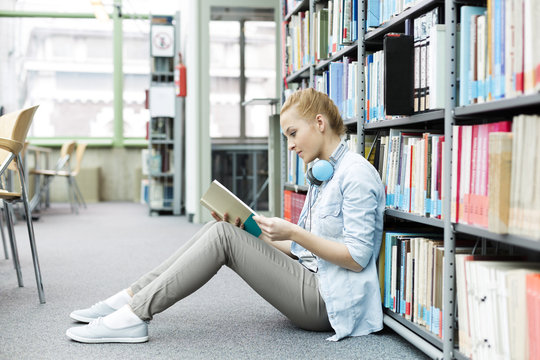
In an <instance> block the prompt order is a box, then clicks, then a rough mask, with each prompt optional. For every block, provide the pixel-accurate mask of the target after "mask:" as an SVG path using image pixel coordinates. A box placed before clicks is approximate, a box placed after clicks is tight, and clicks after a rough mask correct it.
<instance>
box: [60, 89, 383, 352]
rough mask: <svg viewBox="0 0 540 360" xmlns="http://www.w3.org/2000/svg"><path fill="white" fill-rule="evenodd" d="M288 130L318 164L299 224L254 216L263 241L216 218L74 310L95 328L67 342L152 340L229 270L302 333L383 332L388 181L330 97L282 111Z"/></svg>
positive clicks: (313, 97)
mask: <svg viewBox="0 0 540 360" xmlns="http://www.w3.org/2000/svg"><path fill="white" fill-rule="evenodd" d="M281 128H282V130H283V133H284V135H285V136H286V137H287V141H288V148H289V150H292V151H295V152H296V153H297V154H298V156H299V157H300V158H302V159H303V161H304V163H306V164H308V163H311V162H312V161H316V162H315V165H314V166H313V171H310V172H308V179H310V182H311V185H310V187H309V192H308V196H307V199H306V202H305V204H304V207H303V209H302V212H301V215H300V219H299V222H298V225H296V224H292V223H290V222H288V221H286V220H283V219H280V218H267V217H264V216H258V217H254V220H255V221H256V222H257V223H258V225H259V227H260V228H261V230H262V234H261V235H260V236H259V238H256V237H254V236H252V235H250V234H248V233H247V232H246V231H244V230H242V229H241V228H240V225H241V224H239V223H238V221H237V222H236V225H237V226H234V225H231V224H229V223H228V222H226V221H219V220H221V219H219V218H218V217H217V216H216V215H215V214H213V216H214V218H216V221H212V222H210V223H208V224H206V225H205V226H204V227H203V228H202V229H201V230H200V231H199V232H197V234H195V236H193V237H192V238H191V239H190V240H189V241H188V242H187V243H186V244H185V245H184V246H183V247H182V248H180V249H179V250H178V251H177V252H176V253H175V254H173V255H172V256H171V257H170V258H169V259H167V260H166V261H165V262H163V263H162V264H161V265H159V266H158V267H157V268H156V269H154V270H152V271H150V272H149V273H147V274H145V275H144V276H142V277H141V278H140V279H139V280H137V281H136V282H135V283H133V284H132V285H131V286H130V287H129V288H127V289H125V290H122V291H120V292H119V293H117V294H115V295H113V296H111V297H110V298H108V299H106V300H104V301H102V302H98V303H97V304H95V305H93V306H92V307H90V308H88V309H84V310H77V311H74V312H72V313H71V315H70V316H71V318H73V319H74V320H77V321H81V322H89V323H90V324H89V325H85V326H79V327H72V328H70V329H68V330H67V332H66V335H67V336H68V337H70V338H71V339H73V340H76V341H80V342H86V343H102V342H127V343H129V342H144V341H147V340H148V325H147V322H148V321H149V320H151V319H152V317H153V315H155V314H157V313H159V312H161V311H163V310H165V309H167V308H168V307H169V306H171V305H173V304H174V303H176V302H177V301H180V300H181V299H183V298H185V297H186V296H188V295H190V294H191V293H193V292H194V291H195V290H197V289H199V288H200V287H201V286H203V285H204V284H205V283H206V282H207V281H208V280H209V279H210V278H211V277H212V276H214V274H216V272H217V271H218V270H219V269H220V267H221V266H223V265H226V266H228V267H230V268H231V269H232V270H234V271H235V272H236V273H237V274H238V275H240V276H241V277H242V278H243V279H244V280H245V281H246V282H247V283H248V284H249V285H250V286H251V287H252V288H253V289H254V290H255V291H256V292H257V293H259V294H260V295H261V296H262V297H263V298H264V299H266V300H267V301H268V302H269V303H270V304H272V305H273V306H274V307H275V308H276V309H278V310H279V311H281V312H282V313H283V314H284V315H285V316H287V317H288V318H289V319H290V320H291V321H292V322H293V323H294V324H295V325H297V326H298V327H300V328H302V329H306V330H312V331H331V330H332V329H333V330H334V331H335V335H334V336H332V337H331V338H329V340H334V341H337V340H339V339H342V338H344V337H347V336H360V335H366V334H369V333H371V332H374V331H379V330H381V329H382V326H383V324H382V309H381V298H380V290H379V281H378V278H377V269H376V260H377V257H378V254H379V249H380V245H381V239H382V228H383V211H384V203H385V200H384V188H383V185H382V183H381V180H380V179H379V175H378V173H377V171H376V170H375V168H373V167H372V166H371V164H369V162H368V161H367V160H366V159H364V158H363V157H362V156H361V155H359V154H357V153H354V152H351V151H349V150H348V148H347V146H346V145H345V143H344V141H343V140H342V136H343V135H344V133H345V127H344V125H343V121H342V119H341V117H340V115H339V111H338V108H337V107H336V105H335V104H334V103H333V102H332V100H330V99H329V97H328V96H327V95H325V94H323V93H320V92H317V91H315V90H313V89H305V90H301V91H298V92H296V93H294V94H292V95H291V96H290V97H289V98H288V99H287V101H286V102H285V104H284V105H283V107H282V109H281ZM316 169H322V170H320V171H319V170H316ZM225 220H226V219H225ZM277 289H278V290H277Z"/></svg>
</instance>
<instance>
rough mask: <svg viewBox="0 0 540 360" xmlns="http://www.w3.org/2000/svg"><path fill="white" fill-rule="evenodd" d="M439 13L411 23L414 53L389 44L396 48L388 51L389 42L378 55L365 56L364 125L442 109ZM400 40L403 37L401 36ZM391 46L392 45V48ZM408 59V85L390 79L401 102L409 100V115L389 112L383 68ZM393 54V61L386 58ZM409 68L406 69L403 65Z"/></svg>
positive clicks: (442, 51) (402, 45) (442, 52)
mask: <svg viewBox="0 0 540 360" xmlns="http://www.w3.org/2000/svg"><path fill="white" fill-rule="evenodd" d="M439 22H440V11H439V8H435V9H433V10H431V11H429V12H427V13H425V14H423V15H421V16H419V17H417V18H415V19H414V22H413V24H414V35H413V42H412V43H413V45H412V46H413V47H414V49H407V48H406V47H407V45H406V44H407V42H393V43H392V44H393V46H396V47H397V48H394V49H389V48H387V47H388V46H390V43H389V42H385V47H384V48H383V50H381V51H377V52H374V53H372V54H368V55H367V56H366V58H365V63H364V76H365V84H366V98H365V104H364V109H365V110H364V118H365V121H366V123H371V122H376V121H382V120H388V119H392V118H394V116H391V115H388V114H387V113H391V114H396V115H410V114H412V113H414V112H421V111H426V110H434V109H442V108H444V105H445V94H446V89H445V66H446V64H445V61H446V60H445V56H444V55H445V32H444V30H445V27H444V25H441V24H439ZM401 36H403V35H401ZM394 44H395V45H394ZM411 50H413V51H414V55H411V57H412V61H410V71H411V72H412V73H413V75H414V76H413V77H414V81H413V83H412V84H406V83H403V81H404V79H396V78H394V79H392V87H396V86H400V88H401V91H400V93H401V97H402V98H412V101H413V102H412V104H411V108H410V110H409V112H404V113H396V112H391V111H390V110H388V111H387V109H390V106H389V103H388V102H389V101H394V100H395V99H392V98H390V99H386V98H385V96H388V95H385V90H388V89H386V87H387V84H386V77H387V74H386V70H387V67H389V66H393V65H392V64H390V63H387V62H389V61H398V62H400V63H403V62H407V61H409V60H408V59H409V53H410V51H411ZM390 52H391V53H392V54H396V55H394V56H395V57H394V58H393V59H390V58H388V59H387V56H388V55H389V54H390ZM405 66H407V67H409V65H408V64H407V65H405Z"/></svg>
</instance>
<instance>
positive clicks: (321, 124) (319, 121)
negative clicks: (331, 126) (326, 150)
mask: <svg viewBox="0 0 540 360" xmlns="http://www.w3.org/2000/svg"><path fill="white" fill-rule="evenodd" d="M315 120H316V121H317V128H318V129H319V131H320V132H324V130H325V129H326V119H325V118H324V116H322V114H317V116H315Z"/></svg>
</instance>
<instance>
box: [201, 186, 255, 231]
mask: <svg viewBox="0 0 540 360" xmlns="http://www.w3.org/2000/svg"><path fill="white" fill-rule="evenodd" d="M201 204H202V205H203V206H205V207H206V208H208V209H209V210H210V211H214V212H215V213H216V214H218V215H219V216H220V217H221V218H223V215H224V214H225V213H228V214H229V222H230V223H231V224H234V221H235V220H236V218H237V217H238V218H240V220H241V221H242V224H244V230H246V231H247V232H248V233H250V234H251V235H253V236H257V237H258V236H259V235H260V234H261V229H260V228H259V225H257V223H256V222H255V220H253V216H257V213H256V212H255V211H253V210H252V209H251V208H250V207H249V206H247V205H246V204H245V203H244V202H243V201H242V200H240V199H239V198H238V197H237V196H236V195H234V194H233V193H232V192H231V191H230V190H229V189H227V188H226V187H225V186H223V185H221V184H220V183H219V181H217V180H214V181H212V183H211V184H210V187H209V188H208V190H206V193H205V194H204V195H203V197H202V198H201Z"/></svg>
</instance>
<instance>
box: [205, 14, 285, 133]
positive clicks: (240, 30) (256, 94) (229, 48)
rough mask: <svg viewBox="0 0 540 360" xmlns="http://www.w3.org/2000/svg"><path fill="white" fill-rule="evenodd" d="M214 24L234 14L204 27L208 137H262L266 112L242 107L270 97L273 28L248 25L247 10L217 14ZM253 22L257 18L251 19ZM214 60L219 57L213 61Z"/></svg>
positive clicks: (255, 23) (272, 87)
mask: <svg viewBox="0 0 540 360" xmlns="http://www.w3.org/2000/svg"><path fill="white" fill-rule="evenodd" d="M220 10H221V9H220V8H217V9H213V14H214V18H218V17H224V15H223V14H224V13H226V14H229V13H233V12H235V11H236V14H240V15H239V16H237V18H238V19H233V20H230V19H229V18H227V19H224V20H213V21H210V25H209V31H210V54H216V56H212V57H211V59H210V136H211V137H212V138H213V139H235V140H237V142H242V140H246V139H248V138H266V137H267V136H268V116H269V115H270V112H271V107H270V106H246V107H244V106H242V102H243V101H246V100H250V99H254V98H274V97H276V86H275V79H276V68H275V58H276V57H275V56H276V54H275V41H276V40H275V39H276V34H275V31H276V29H275V22H274V21H273V12H272V11H269V12H268V14H267V16H268V19H269V21H259V20H257V21H251V20H245V19H250V16H253V14H251V13H249V11H250V10H249V9H234V10H230V11H224V12H220ZM254 17H255V18H258V17H260V14H259V13H257V15H256V16H254ZM217 54H219V55H217Z"/></svg>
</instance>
